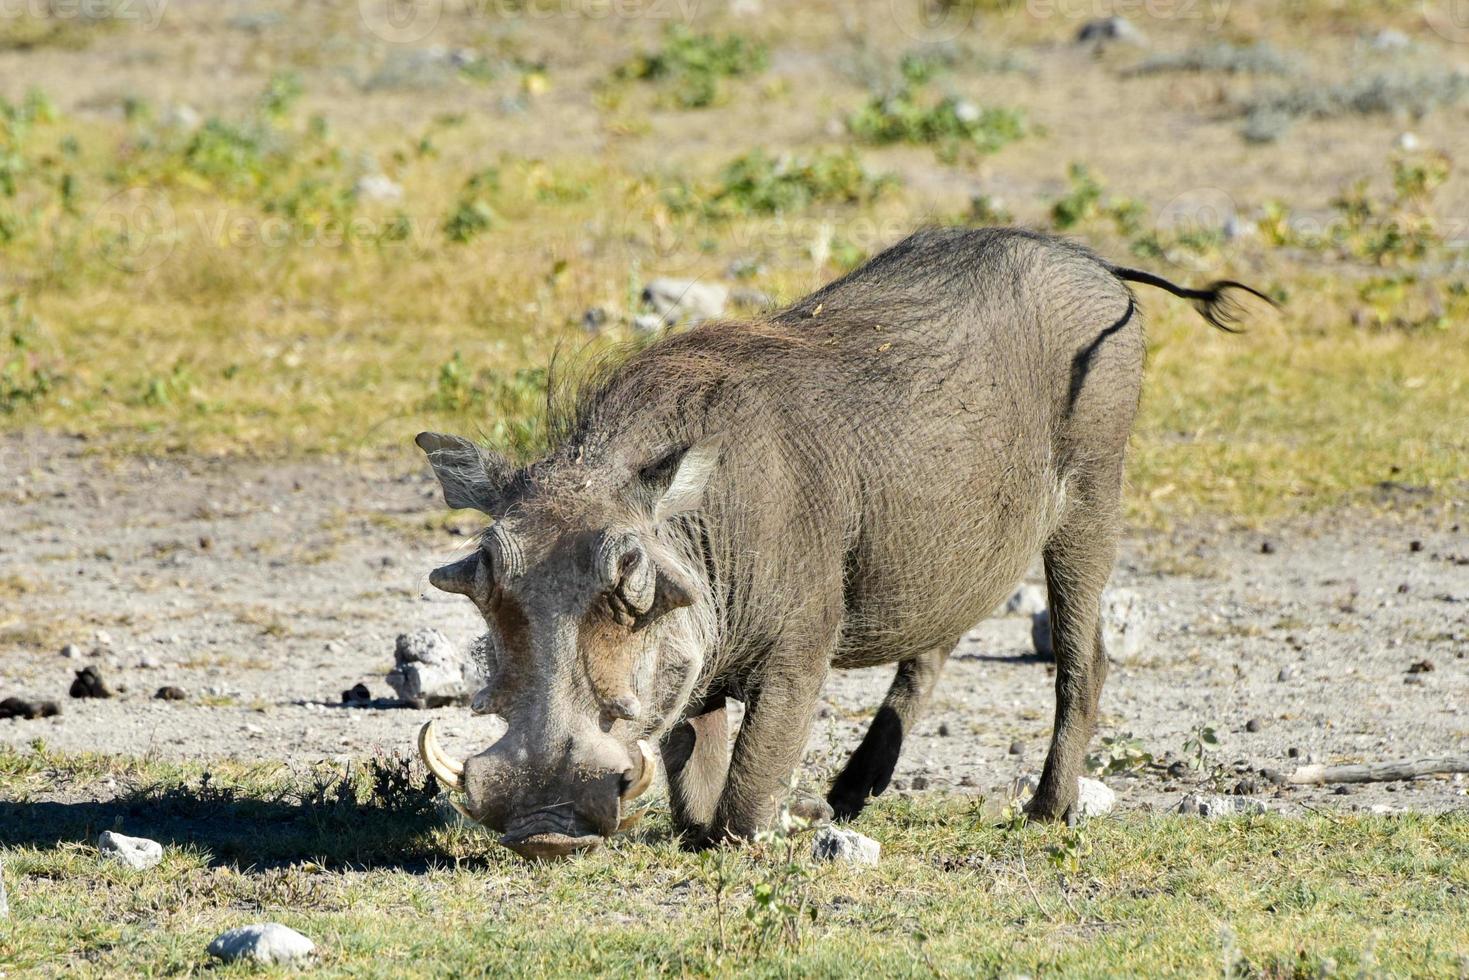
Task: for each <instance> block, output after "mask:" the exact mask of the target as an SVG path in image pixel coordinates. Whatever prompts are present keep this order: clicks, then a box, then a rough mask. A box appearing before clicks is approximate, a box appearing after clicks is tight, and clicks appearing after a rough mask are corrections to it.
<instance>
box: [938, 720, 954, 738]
mask: <svg viewBox="0 0 1469 980" xmlns="http://www.w3.org/2000/svg"><path fill="white" fill-rule="evenodd" d="M938 734H939V737H940V738H948V737H949V735H950V734H951V733H950V731H949V723H948V722H946V721H941V722H939V728H938Z"/></svg>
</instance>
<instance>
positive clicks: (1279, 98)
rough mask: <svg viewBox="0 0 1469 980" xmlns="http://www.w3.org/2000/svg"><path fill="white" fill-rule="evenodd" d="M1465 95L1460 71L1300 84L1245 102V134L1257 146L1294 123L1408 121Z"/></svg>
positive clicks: (1465, 77) (1468, 91)
mask: <svg viewBox="0 0 1469 980" xmlns="http://www.w3.org/2000/svg"><path fill="white" fill-rule="evenodd" d="M1466 96H1469V74H1465V73H1464V72H1461V71H1432V70H1415V71H1396V72H1380V73H1376V74H1370V75H1361V76H1358V77H1354V78H1352V79H1351V80H1350V81H1346V82H1341V83H1338V84H1334V85H1333V84H1324V83H1322V82H1320V81H1317V80H1312V81H1307V82H1302V83H1300V84H1299V85H1296V86H1294V87H1292V88H1289V89H1285V90H1283V91H1278V92H1272V93H1270V94H1267V95H1263V96H1259V97H1257V98H1254V99H1251V100H1250V101H1248V102H1246V103H1245V104H1244V105H1243V106H1242V107H1241V110H1240V114H1241V115H1243V116H1244V119H1245V122H1244V130H1243V132H1244V135H1245V137H1246V139H1248V140H1250V141H1251V142H1255V143H1268V142H1273V141H1274V140H1276V139H1278V138H1279V137H1280V136H1281V135H1283V134H1284V133H1285V131H1286V129H1287V128H1288V127H1289V125H1290V124H1291V123H1292V122H1294V121H1296V120H1298V119H1335V118H1340V117H1342V116H1371V115H1388V116H1410V117H1412V118H1415V119H1416V118H1421V117H1422V116H1426V115H1427V114H1428V113H1430V112H1432V111H1433V110H1435V109H1440V108H1448V107H1452V106H1456V105H1458V104H1459V103H1461V102H1462V101H1464V99H1465V97H1466Z"/></svg>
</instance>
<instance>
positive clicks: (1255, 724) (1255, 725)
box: [1245, 718, 1265, 732]
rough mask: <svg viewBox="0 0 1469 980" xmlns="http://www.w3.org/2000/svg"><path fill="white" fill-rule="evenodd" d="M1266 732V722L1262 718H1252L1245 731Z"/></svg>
mask: <svg viewBox="0 0 1469 980" xmlns="http://www.w3.org/2000/svg"><path fill="white" fill-rule="evenodd" d="M1264 730H1265V721H1264V719H1262V718H1251V719H1250V720H1249V721H1247V722H1245V731H1247V732H1260V731H1264Z"/></svg>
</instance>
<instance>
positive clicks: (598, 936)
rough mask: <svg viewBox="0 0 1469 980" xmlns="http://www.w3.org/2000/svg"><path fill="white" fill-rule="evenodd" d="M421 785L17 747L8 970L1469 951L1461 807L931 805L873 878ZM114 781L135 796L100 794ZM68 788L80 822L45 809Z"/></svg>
mask: <svg viewBox="0 0 1469 980" xmlns="http://www.w3.org/2000/svg"><path fill="white" fill-rule="evenodd" d="M407 770H408V772H409V775H408V776H406V777H403V778H399V777H398V776H396V775H394V776H390V777H388V783H387V785H391V786H396V787H398V788H396V789H382V790H379V789H377V788H376V786H377V777H375V776H373V775H372V774H371V773H370V771H368V770H366V769H364V768H363V767H353V769H352V770H343V769H342V768H341V767H321V768H319V769H316V770H313V771H311V772H303V773H299V774H291V773H289V772H288V771H286V770H284V769H282V768H281V767H277V766H273V765H270V764H258V765H244V764H240V763H224V764H219V765H217V766H214V767H212V768H211V769H210V770H209V771H208V776H207V778H206V774H205V771H204V770H203V769H202V768H201V767H199V766H198V765H194V764H186V765H172V764H167V763H144V762H138V761H124V760H112V759H108V758H105V757H98V756H77V757H68V756H58V755H55V754H51V753H44V752H18V751H14V750H0V827H3V828H4V837H3V840H0V863H3V866H4V873H5V875H6V877H7V881H6V884H7V886H8V890H9V896H10V908H11V917H10V919H9V920H8V921H7V923H6V924H5V925H4V926H0V968H4V969H6V970H7V971H9V972H19V973H23V972H27V971H31V970H38V969H48V970H61V971H71V970H90V971H95V972H99V973H107V974H147V973H158V972H164V971H168V972H186V971H197V970H201V969H203V968H205V967H206V965H207V962H208V961H207V956H206V954H205V951H204V950H205V946H206V945H207V944H208V942H209V940H210V939H211V938H212V937H213V936H214V935H215V934H217V933H218V932H220V931H222V930H224V929H226V928H229V927H231V926H235V925H238V924H240V922H241V921H244V918H245V917H247V918H249V919H252V920H253V919H258V918H269V919H272V920H275V921H281V922H284V923H285V924H287V925H290V926H292V927H293V928H296V929H298V930H300V931H301V932H303V933H305V934H306V935H307V936H310V937H311V938H312V939H313V940H314V941H315V942H316V944H317V947H318V962H317V964H316V968H317V971H318V972H321V973H323V974H326V975H348V974H356V973H360V972H362V971H363V970H368V971H380V972H385V973H410V972H411V973H435V974H461V973H493V974H496V975H500V974H506V975H513V976H529V975H535V974H546V973H554V974H560V975H567V974H575V975H601V974H609V975H612V974H617V975H627V974H636V975H644V974H653V973H677V974H680V975H696V976H705V975H717V976H758V977H764V976H793V975H794V976H810V975H827V976H829V975H854V974H859V973H873V974H877V973H881V975H883V976H903V977H907V976H912V977H918V976H932V975H935V974H939V975H972V974H976V973H979V974H983V975H1014V974H1020V973H1025V974H1030V975H1040V974H1042V973H1046V974H1085V975H1108V976H1121V975H1131V976H1145V975H1157V974H1162V973H1181V974H1190V975H1194V974H1205V973H1213V972H1217V971H1219V970H1220V969H1221V968H1222V969H1223V971H1224V972H1225V973H1226V974H1227V975H1230V976H1283V975H1289V976H1303V975H1304V976H1313V975H1327V974H1331V973H1357V972H1371V971H1379V972H1383V973H1386V974H1392V975H1415V976H1422V975H1453V974H1454V972H1455V971H1457V970H1459V969H1460V968H1461V966H1462V962H1463V960H1462V958H1463V957H1464V955H1465V954H1466V952H1469V922H1466V920H1465V918H1464V916H1463V914H1462V912H1463V902H1462V896H1461V892H1462V890H1463V888H1464V887H1465V884H1466V882H1469V819H1466V816H1465V814H1463V813H1446V814H1441V815H1419V814H1402V815H1396V816H1391V817H1370V816H1361V815H1355V814H1346V813H1336V814H1332V813H1322V814H1319V815H1318V814H1312V815H1307V816H1303V817H1301V818H1287V817H1282V816H1278V815H1266V816H1259V817H1242V818H1234V819H1225V820H1219V821H1204V820H1198V819H1193V818H1184V817H1176V816H1150V815H1141V814H1138V815H1130V816H1124V817H1119V818H1108V819H1101V820H1091V821H1087V822H1085V823H1083V824H1081V825H1080V826H1078V827H1076V828H1067V827H1055V826H1038V825H1033V824H1026V823H1025V822H1024V821H1023V820H1021V819H1010V820H1006V819H1003V818H1002V817H1003V815H1002V814H1001V813H999V812H998V811H996V810H994V809H992V808H987V807H984V806H983V805H981V804H977V803H975V802H973V801H966V800H962V799H954V798H949V797H945V796H939V795H928V796H918V797H911V798H901V797H900V798H884V799H882V800H880V801H878V802H877V803H876V804H875V805H873V806H872V807H870V808H869V810H868V811H867V812H866V813H864V815H863V817H862V818H861V820H860V821H859V822H858V824H857V829H859V830H861V831H862V832H863V833H866V834H868V835H870V836H872V837H875V838H876V839H877V840H878V841H879V842H880V843H881V844H882V847H883V856H882V862H881V864H880V865H879V866H877V867H876V868H857V867H851V866H845V865H817V864H814V863H812V861H811V858H810V856H809V842H808V838H807V837H806V836H804V835H802V834H799V833H797V834H794V835H793V834H790V833H784V832H782V833H777V834H773V835H771V836H770V837H768V838H767V839H764V840H761V841H759V842H756V843H754V844H751V845H748V846H746V847H743V848H740V849H735V850H720V851H715V852H712V853H709V854H705V855H696V854H689V853H686V852H684V851H682V850H680V849H679V848H678V847H676V846H675V844H674V843H673V842H672V840H671V839H670V838H669V829H668V824H667V821H666V819H665V818H664V817H663V816H662V815H661V814H658V813H655V814H654V815H653V816H652V817H650V818H649V819H648V820H646V821H645V822H644V823H645V826H643V827H640V828H639V830H638V831H636V832H634V833H632V834H629V835H626V836H623V837H621V838H618V839H616V840H614V841H613V842H611V843H610V844H608V845H606V846H604V847H603V848H602V849H600V850H599V851H596V852H593V853H592V854H590V855H588V856H586V857H583V858H580V859H578V860H576V861H572V862H567V863H562V864H552V865H535V864H527V863H524V862H521V861H520V860H519V859H517V858H515V857H514V856H512V855H510V854H509V852H507V851H505V850H504V849H503V848H500V847H498V846H497V845H495V844H494V843H492V841H491V839H490V837H489V835H487V834H485V833H483V832H480V831H476V830H466V829H464V828H462V827H460V826H458V825H457V824H455V823H449V824H445V823H444V822H443V821H442V820H440V819H439V818H438V817H437V816H436V814H435V813H434V812H433V810H432V808H431V807H429V806H428V805H427V804H426V803H425V802H424V801H425V800H426V798H427V796H428V794H429V789H428V788H427V787H426V786H423V785H420V783H419V779H420V778H423V774H422V773H421V772H418V771H417V770H416V769H415V767H413V766H407ZM386 771H387V772H389V773H398V772H400V771H401V770H400V769H398V768H397V767H396V764H388V766H387V769H386ZM349 772H352V773H356V775H349V774H348V773H349ZM108 776H112V777H114V778H116V779H117V780H118V781H119V782H121V783H122V784H124V786H126V787H129V788H127V789H126V790H125V791H124V793H123V795H122V796H121V797H119V798H116V799H111V800H105V801H103V802H90V801H88V799H87V797H86V789H87V787H88V786H91V785H94V784H97V783H99V782H100V781H101V780H103V779H105V778H106V777H108ZM58 782H60V783H63V784H65V785H69V786H72V787H73V790H72V793H71V796H70V799H71V800H72V801H71V802H54V801H52V800H51V799H50V798H49V796H48V795H47V794H46V792H45V790H46V787H49V786H54V785H56V784H57V783H58ZM78 791H80V792H78ZM114 826H120V827H121V828H122V830H123V831H124V832H130V833H134V834H140V835H144V836H151V837H153V838H154V839H157V840H160V841H161V842H162V843H163V844H164V846H165V857H164V861H163V863H162V864H160V865H159V866H158V867H156V868H154V869H152V870H150V871H147V872H143V873H134V872H129V871H127V870H126V869H123V868H120V867H118V866H116V865H111V864H108V863H106V862H104V861H102V860H101V859H100V858H99V857H98V855H97V853H96V851H95V846H94V844H93V841H94V840H95V835H96V833H97V832H98V831H99V830H100V829H105V828H108V827H114ZM425 921H431V922H432V923H433V927H432V928H424V927H423V925H422V923H423V922H425Z"/></svg>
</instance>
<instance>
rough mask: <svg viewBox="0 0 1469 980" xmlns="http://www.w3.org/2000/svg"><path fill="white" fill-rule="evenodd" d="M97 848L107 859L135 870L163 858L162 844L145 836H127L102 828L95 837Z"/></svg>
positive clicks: (140, 869) (139, 869)
mask: <svg viewBox="0 0 1469 980" xmlns="http://www.w3.org/2000/svg"><path fill="white" fill-rule="evenodd" d="M97 850H99V851H101V852H102V856H103V857H104V858H107V859H108V860H109V861H116V862H117V863H118V864H123V865H126V866H128V867H129V868H133V869H134V870H136V871H144V870H147V869H148V868H151V867H153V866H154V865H155V864H157V863H158V862H159V861H162V860H163V845H162V844H160V843H158V842H157V841H156V840H149V839H148V838H146V837H127V836H124V835H123V834H118V833H114V832H112V831H110V830H104V831H103V832H102V836H101V837H98V838H97Z"/></svg>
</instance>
